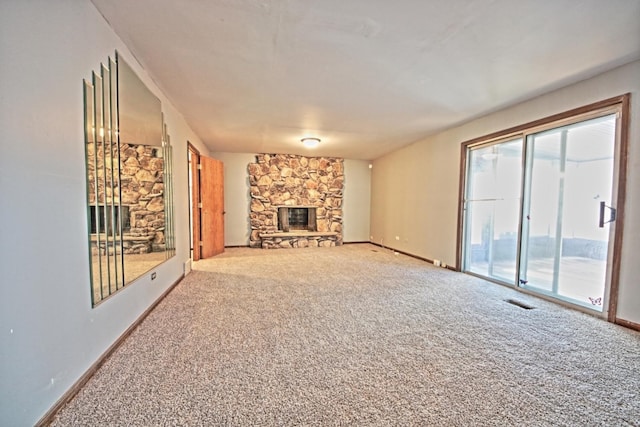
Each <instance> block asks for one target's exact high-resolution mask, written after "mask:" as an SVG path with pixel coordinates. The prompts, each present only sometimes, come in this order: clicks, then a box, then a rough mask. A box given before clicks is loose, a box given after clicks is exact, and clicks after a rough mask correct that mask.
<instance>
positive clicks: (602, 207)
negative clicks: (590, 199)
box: [598, 202, 616, 228]
mask: <svg viewBox="0 0 640 427" xmlns="http://www.w3.org/2000/svg"><path fill="white" fill-rule="evenodd" d="M605 209H609V221H605V220H604V210H605ZM615 220H616V208H612V207H611V206H607V205H606V204H605V203H604V202H600V222H599V224H598V225H599V226H600V228H603V227H604V225H605V224H608V223H610V222H613V221H615Z"/></svg>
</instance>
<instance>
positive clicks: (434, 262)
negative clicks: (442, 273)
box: [433, 259, 440, 267]
mask: <svg viewBox="0 0 640 427" xmlns="http://www.w3.org/2000/svg"><path fill="white" fill-rule="evenodd" d="M433 265H435V266H436V267H440V260H439V259H434V260H433Z"/></svg>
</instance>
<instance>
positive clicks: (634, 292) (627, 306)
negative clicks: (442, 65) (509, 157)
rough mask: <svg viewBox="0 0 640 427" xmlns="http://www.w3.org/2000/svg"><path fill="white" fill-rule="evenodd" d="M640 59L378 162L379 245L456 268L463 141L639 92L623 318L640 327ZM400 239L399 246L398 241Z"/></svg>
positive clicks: (374, 211)
mask: <svg viewBox="0 0 640 427" xmlns="http://www.w3.org/2000/svg"><path fill="white" fill-rule="evenodd" d="M639 76H640V61H635V62H633V63H630V64H627V65H625V66H622V67H620V68H617V69H615V70H612V71H609V72H607V73H604V74H601V75H599V76H596V77H594V78H591V79H588V80H585V81H582V82H579V83H577V84H574V85H571V86H567V87H565V88H562V89H559V90H556V91H554V92H551V93H549V94H546V95H544V96H541V97H538V98H535V99H532V100H530V101H527V102H524V103H521V104H518V105H516V106H514V107H511V108H507V109H505V110H502V111H499V112H496V113H493V114H490V115H488V116H485V117H482V118H479V119H477V120H474V121H472V122H469V123H467V124H464V125H461V126H458V127H455V128H452V129H449V130H447V131H445V132H442V133H440V134H437V135H434V136H432V137H429V138H426V139H424V140H422V141H419V142H417V143H415V144H412V145H410V146H408V147H405V148H403V149H401V150H398V151H396V152H393V153H391V154H389V155H386V156H384V157H381V158H379V159H377V160H376V161H374V164H373V175H372V184H371V185H372V187H371V193H372V201H371V206H372V207H371V218H372V219H371V234H372V235H373V236H374V237H373V241H374V242H375V243H383V244H384V245H386V246H390V247H393V248H395V249H398V250H401V251H406V252H409V253H411V254H414V255H418V256H422V257H425V258H429V259H435V258H437V259H441V260H443V261H444V262H446V263H447V264H451V265H453V264H454V263H455V257H456V239H457V237H456V231H457V209H458V185H459V174H460V143H462V142H464V141H467V140H470V139H473V138H476V137H481V136H483V135H487V134H490V133H492V132H497V131H500V130H504V129H507V128H510V127H513V126H517V125H521V124H525V123H528V122H531V121H533V120H537V119H541V118H544V117H547V116H550V115H552V114H556V113H560V112H563V111H567V110H570V109H573V108H576V107H580V106H583V105H587V104H590V103H593V102H596V101H601V100H603V99H607V98H610V97H613V96H617V95H622V94H624V93H627V92H631V93H632V100H631V104H632V105H631V114H632V117H631V129H630V141H629V164H628V167H629V171H628V177H627V192H626V195H627V204H626V212H625V215H626V221H625V229H624V239H623V254H622V260H621V270H620V291H619V301H618V313H617V315H618V317H619V318H621V319H625V320H628V321H631V322H635V323H640V286H638V279H637V278H638V277H640V262H639V261H640V259H639V255H638V254H640V222H639V221H638V220H637V218H640V113H639V112H640V77H639ZM396 236H398V237H399V240H396Z"/></svg>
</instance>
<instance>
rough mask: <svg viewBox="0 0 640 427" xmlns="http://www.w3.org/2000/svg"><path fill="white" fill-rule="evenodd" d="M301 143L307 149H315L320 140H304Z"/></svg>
mask: <svg viewBox="0 0 640 427" xmlns="http://www.w3.org/2000/svg"><path fill="white" fill-rule="evenodd" d="M300 142H302V144H303V145H304V146H305V147H307V148H314V147H317V146H318V144H320V138H302V139H301V140H300Z"/></svg>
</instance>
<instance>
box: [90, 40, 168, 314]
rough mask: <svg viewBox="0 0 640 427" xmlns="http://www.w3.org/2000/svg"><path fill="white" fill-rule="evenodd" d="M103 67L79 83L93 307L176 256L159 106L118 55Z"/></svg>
mask: <svg viewBox="0 0 640 427" xmlns="http://www.w3.org/2000/svg"><path fill="white" fill-rule="evenodd" d="M108 64H109V66H108V67H107V66H104V65H101V67H100V68H101V73H100V75H98V74H96V73H93V78H92V82H91V83H88V82H87V81H85V82H84V99H85V154H86V169H87V200H88V220H89V221H88V224H89V247H90V250H89V252H90V260H91V263H90V265H91V282H92V286H91V289H92V292H91V295H92V302H93V305H96V304H97V303H99V302H100V301H102V300H104V299H105V298H106V297H108V296H109V295H111V294H113V293H114V292H116V291H117V290H119V289H121V288H122V287H124V286H125V285H127V284H129V283H131V282H132V281H133V280H135V279H136V278H138V277H140V275H142V274H144V273H146V272H148V271H149V270H151V269H153V268H155V267H156V266H157V265H158V264H160V263H161V262H163V261H165V260H166V259H168V258H170V257H172V256H173V255H175V245H174V240H173V205H172V203H173V200H172V198H173V191H172V181H171V174H172V170H171V158H172V150H171V144H170V142H169V135H168V134H167V130H166V126H165V125H163V118H162V113H161V109H160V101H159V100H158V99H157V98H156V97H155V96H153V94H151V92H150V91H149V90H148V89H147V88H146V87H145V86H144V84H143V83H142V81H141V80H140V79H139V78H138V77H137V76H136V75H135V73H134V72H133V70H132V69H131V68H130V67H129V66H128V65H127V64H126V62H124V61H123V60H122V59H121V58H120V57H118V54H117V52H116V60H115V61H113V60H111V59H109V62H108ZM140 86H141V87H140ZM125 92H127V94H128V95H126V96H125V95H124V93H125ZM149 95H150V96H149ZM132 96H133V98H135V97H136V96H139V98H140V99H136V100H132ZM123 99H124V101H122V100H123ZM143 100H147V101H149V102H142V101H143ZM123 102H124V105H126V106H127V107H126V110H127V111H128V112H127V116H128V118H127V119H125V120H124V121H123V120H122V118H123V116H122V112H121V110H120V108H119V106H120V105H123ZM136 109H139V110H140V111H139V112H136V111H135V110H136ZM154 111H155V113H154ZM131 117H135V120H132V119H131ZM134 124H135V125H139V127H138V128H135V129H134V128H133V126H134ZM121 126H125V127H127V129H128V130H127V132H125V133H126V135H128V136H127V140H126V141H124V140H123V138H122V137H121V136H122V135H123V132H122V128H121ZM136 139H138V140H139V141H144V142H145V144H141V143H137V141H136ZM156 139H157V141H156ZM154 141H155V143H153V142H154Z"/></svg>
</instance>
